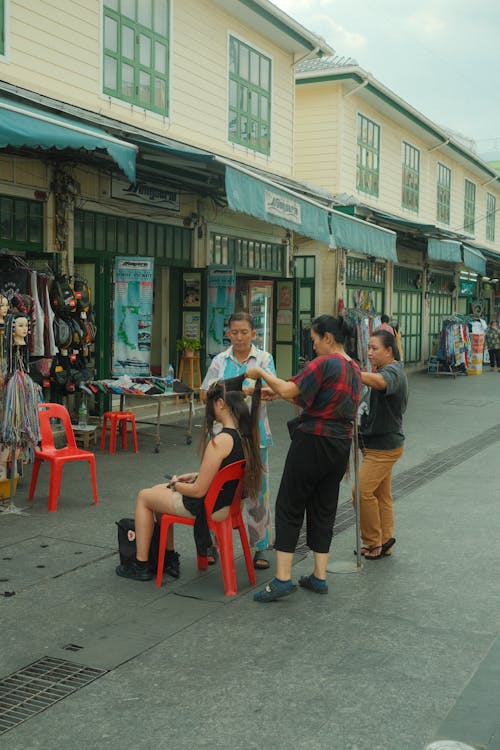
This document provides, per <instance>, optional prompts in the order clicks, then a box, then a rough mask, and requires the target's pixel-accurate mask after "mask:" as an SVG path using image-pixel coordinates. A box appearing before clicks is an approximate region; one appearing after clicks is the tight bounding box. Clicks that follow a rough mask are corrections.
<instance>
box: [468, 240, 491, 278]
mask: <svg viewBox="0 0 500 750" xmlns="http://www.w3.org/2000/svg"><path fill="white" fill-rule="evenodd" d="M462 251H463V254H464V266H465V267H466V268H468V269H469V270H470V271H475V273H478V274H480V275H481V276H486V258H485V257H484V255H483V254H482V252H481V251H480V250H477V248H475V247H471V246H470V245H464V244H462Z"/></svg>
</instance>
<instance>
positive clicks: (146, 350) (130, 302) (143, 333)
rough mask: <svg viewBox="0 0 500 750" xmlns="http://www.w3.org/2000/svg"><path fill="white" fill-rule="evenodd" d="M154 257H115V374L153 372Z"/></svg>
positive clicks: (113, 366)
mask: <svg viewBox="0 0 500 750" xmlns="http://www.w3.org/2000/svg"><path fill="white" fill-rule="evenodd" d="M153 273H154V261H153V259H152V258H138V257H121V256H120V257H118V258H115V293H114V321H113V364H112V373H113V375H130V376H134V375H149V373H150V362H151V334H152V330H151V329H152V325H153Z"/></svg>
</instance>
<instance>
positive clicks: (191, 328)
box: [182, 312, 201, 341]
mask: <svg viewBox="0 0 500 750" xmlns="http://www.w3.org/2000/svg"><path fill="white" fill-rule="evenodd" d="M200 321H201V315H200V313H199V312H184V313H182V335H183V336H185V337H186V338H187V339H197V340H198V341H199V340H200Z"/></svg>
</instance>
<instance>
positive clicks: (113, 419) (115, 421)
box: [101, 411, 139, 453]
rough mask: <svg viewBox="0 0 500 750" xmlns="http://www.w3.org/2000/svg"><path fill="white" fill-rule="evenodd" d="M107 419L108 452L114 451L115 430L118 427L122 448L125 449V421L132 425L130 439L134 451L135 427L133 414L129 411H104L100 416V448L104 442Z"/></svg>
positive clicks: (102, 447)
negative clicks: (108, 431)
mask: <svg viewBox="0 0 500 750" xmlns="http://www.w3.org/2000/svg"><path fill="white" fill-rule="evenodd" d="M108 421H109V429H110V433H109V452H110V453H116V431H117V429H118V428H119V429H120V432H121V436H122V448H123V449H124V450H126V449H127V422H130V424H131V426H132V440H133V441H134V452H135V453H137V451H138V450H139V449H138V447H137V430H136V427H135V415H134V414H133V413H132V412H131V411H106V412H104V416H103V418H102V432H101V450H104V446H105V444H106V427H107V424H108Z"/></svg>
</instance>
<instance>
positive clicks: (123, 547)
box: [116, 518, 165, 572]
mask: <svg viewBox="0 0 500 750" xmlns="http://www.w3.org/2000/svg"><path fill="white" fill-rule="evenodd" d="M116 525H117V526H118V552H119V553H120V563H121V564H122V565H125V564H126V563H127V562H128V561H129V560H135V553H136V545H135V521H134V519H133V518H122V519H120V521H116ZM159 549H160V524H159V523H158V522H157V521H155V525H154V529H153V537H152V539H151V546H150V548H149V564H150V566H151V569H152V570H153V571H155V572H156V569H157V567H158V552H159ZM164 569H165V566H164ZM164 572H165V571H164Z"/></svg>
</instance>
